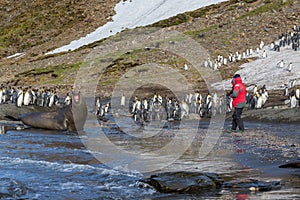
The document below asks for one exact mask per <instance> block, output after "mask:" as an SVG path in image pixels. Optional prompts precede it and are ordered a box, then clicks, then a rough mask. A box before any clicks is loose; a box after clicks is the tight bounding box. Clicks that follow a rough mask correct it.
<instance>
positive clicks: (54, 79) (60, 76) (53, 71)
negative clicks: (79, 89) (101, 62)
mask: <svg viewBox="0 0 300 200" xmlns="http://www.w3.org/2000/svg"><path fill="white" fill-rule="evenodd" d="M81 65H82V62H78V63H75V64H63V65H57V66H49V67H44V68H36V69H32V70H29V71H25V72H22V73H19V74H17V75H16V78H21V79H22V80H23V81H24V82H26V81H29V79H32V78H34V79H35V81H41V82H43V81H46V82H48V83H49V84H60V83H62V82H63V81H64V75H65V74H69V73H72V72H76V71H77V70H78V69H79V68H80V67H81ZM72 81H73V80H72ZM29 82H30V81H29Z"/></svg>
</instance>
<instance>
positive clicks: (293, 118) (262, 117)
mask: <svg viewBox="0 0 300 200" xmlns="http://www.w3.org/2000/svg"><path fill="white" fill-rule="evenodd" d="M229 117H231V116H229ZM243 119H244V120H247V121H257V122H272V123H275V122H276V123H277V122H280V123H298V122H300V109H299V108H293V109H292V108H274V109H272V108H266V109H258V110H245V111H244V113H243Z"/></svg>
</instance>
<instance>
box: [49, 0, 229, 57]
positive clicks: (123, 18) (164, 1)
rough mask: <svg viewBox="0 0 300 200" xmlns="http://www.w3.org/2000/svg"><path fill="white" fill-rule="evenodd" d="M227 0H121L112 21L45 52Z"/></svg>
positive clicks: (54, 51) (73, 47)
mask: <svg viewBox="0 0 300 200" xmlns="http://www.w3.org/2000/svg"><path fill="white" fill-rule="evenodd" d="M223 1H227V0H189V1H182V0H147V1H145V0H132V1H126V2H123V1H121V2H120V3H118V4H117V5H116V7H115V11H116V15H115V16H113V18H112V20H113V21H112V22H108V23H107V24H105V25H104V26H102V27H99V28H98V29H96V30H95V31H94V32H92V33H90V34H88V35H86V36H85V37H82V38H80V39H79V40H75V41H72V42H71V43H70V44H68V45H66V46H62V47H60V48H57V49H55V50H53V51H50V52H48V53H46V54H54V53H60V52H65V51H70V50H71V51H72V50H75V49H77V48H80V47H81V46H84V45H87V44H90V43H93V42H95V41H98V40H101V39H103V38H107V37H109V36H111V35H114V34H116V33H118V32H120V31H122V30H124V29H126V28H128V29H132V28H135V27H139V26H146V25H149V24H153V23H155V22H158V21H160V20H163V19H167V18H170V17H172V16H175V15H177V14H179V13H184V12H187V11H192V10H196V9H198V8H201V7H205V6H209V5H212V4H217V3H220V2H223Z"/></svg>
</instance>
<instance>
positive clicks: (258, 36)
mask: <svg viewBox="0 0 300 200" xmlns="http://www.w3.org/2000/svg"><path fill="white" fill-rule="evenodd" d="M70 2H72V1H70ZM76 2H77V3H78V5H77V4H76V5H77V6H79V5H80V2H81V4H83V1H76ZM76 2H73V3H76ZM91 2H94V3H95V4H94V6H93V3H89V5H90V6H89V7H88V8H85V9H86V12H87V13H89V11H90V9H91V10H93V9H94V8H95V7H96V6H95V5H96V2H99V1H91ZM101 2H102V3H103V5H104V4H105V5H106V7H104V8H103V9H105V8H113V3H115V1H110V3H111V4H110V5H108V4H109V2H108V1H105V2H106V3H104V1H101ZM53 3H54V2H53ZM6 6H7V5H6ZM79 8H80V9H82V6H79ZM101 10H102V8H101ZM111 10H112V9H111ZM111 10H106V12H104V13H107V15H105V14H103V15H102V16H104V15H105V16H110V15H111V13H112V11H111ZM104 11H105V10H104ZM73 12H76V13H77V14H78V13H80V12H79V11H78V12H77V11H73ZM299 14H300V2H299V1H296V0H294V1H293V0H289V1H285V3H283V1H282V0H274V1H268V0H243V1H237V0H230V1H228V2H223V3H220V4H217V5H212V6H209V7H205V8H201V9H198V10H196V11H193V12H187V13H184V14H180V15H178V16H176V17H172V18H170V19H168V20H163V21H161V22H158V23H156V24H154V25H153V26H155V27H163V28H168V29H174V30H177V31H180V32H183V33H184V34H186V35H188V36H190V37H192V38H193V39H194V40H195V41H198V42H199V43H200V44H201V45H202V46H204V47H206V48H207V50H208V51H209V53H210V55H211V57H212V58H216V57H217V55H218V54H221V55H228V53H229V52H231V53H235V52H236V51H240V52H242V51H245V49H246V48H253V49H255V48H256V47H257V46H258V45H259V43H260V41H261V40H263V41H264V42H265V43H266V44H268V43H271V42H272V41H274V40H277V39H278V35H279V34H281V33H285V32H287V31H289V30H290V29H291V28H292V27H293V26H294V25H297V24H298V25H299V24H300V21H299V19H300V16H299ZM54 16H55V15H54ZM71 18H72V17H71ZM88 18H89V17H87V16H85V17H84V18H80V19H81V21H80V22H81V23H74V24H73V22H72V20H70V21H71V22H72V23H69V28H66V27H65V26H63V27H64V30H67V31H66V32H63V34H60V35H59V34H58V35H57V36H56V37H52V36H51V35H49V36H47V37H48V40H49V41H47V40H46V41H45V42H44V43H43V44H41V45H34V46H32V47H31V46H30V45H29V46H27V51H26V52H30V53H26V55H25V56H24V57H22V58H18V59H2V60H1V62H0V66H1V67H0V74H1V78H0V82H4V81H5V82H8V83H10V84H12V85H32V86H42V85H46V86H50V85H56V86H57V85H60V86H61V87H59V88H64V87H66V88H68V89H70V88H71V86H72V84H73V81H74V76H75V75H76V72H77V70H78V68H79V67H80V65H82V63H83V62H84V59H85V58H86V56H87V55H88V54H89V53H90V52H91V51H92V50H93V48H94V47H96V46H101V44H102V41H99V42H95V43H93V44H91V45H88V46H86V47H84V48H81V49H79V50H77V51H74V52H68V53H62V54H58V55H51V56H44V55H43V54H41V52H45V51H47V50H49V49H53V48H54V47H58V46H60V45H61V44H66V43H68V42H70V41H71V40H72V39H74V38H78V35H79V34H82V35H84V33H77V31H76V30H79V29H78V28H79V26H80V25H81V26H84V27H88V28H86V29H85V31H86V32H88V30H90V29H92V28H91V27H93V26H92V25H91V26H87V24H93V25H94V26H96V23H94V21H93V20H87V19H88ZM51 19H52V20H53V21H57V20H59V19H60V18H55V17H53V18H51ZM76 19H77V18H76ZM103 19H107V17H103ZM15 23H17V22H15ZM99 23H100V22H99ZM101 23H102V22H101ZM101 23H100V24H101ZM9 24H11V23H8V24H7V26H8V25H9ZM58 24H60V23H58ZM75 24H76V26H75ZM55 27H56V25H55ZM70 27H71V28H70ZM57 29H59V28H57ZM12 30H15V29H12ZM40 30H41V28H38V29H37V30H35V32H36V33H38V32H39V31H40ZM53 30H56V29H53ZM80 30H82V29H80ZM46 35H47V34H46ZM54 35H55V34H54ZM25 36H26V37H25V38H27V39H28V41H29V38H31V39H32V38H34V37H29V36H28V35H27V34H25ZM47 37H46V38H47ZM113 38H114V37H113ZM113 38H112V39H113ZM107 40H110V39H107ZM0 41H1V40H0ZM24 41H26V39H24ZM39 42H40V39H39V38H36V39H35V43H39ZM16 44H19V45H25V44H28V42H27V43H26V42H21V43H19V42H17V43H16ZM30 44H34V43H30ZM7 46H8V47H9V48H2V50H3V49H5V51H6V53H4V54H6V55H9V53H8V52H11V53H13V52H14V53H16V52H18V51H16V50H13V49H17V47H15V46H12V47H10V46H9V45H7ZM25 46H26V45H25ZM11 48H12V49H11ZM18 48H19V47H18ZM150 62H158V63H164V64H169V65H171V66H172V67H174V68H177V69H181V68H182V66H183V64H184V63H185V60H183V59H182V58H179V57H178V56H177V55H172V54H170V53H165V54H161V53H160V52H159V51H155V50H154V51H141V50H138V51H133V52H132V53H130V54H125V55H123V56H122V57H121V58H120V57H118V58H115V60H113V61H112V64H111V66H109V70H107V72H106V73H105V74H104V75H103V76H102V78H101V80H100V84H99V91H104V92H105V91H110V90H111V88H112V87H113V85H114V84H115V82H116V80H117V79H118V78H119V77H120V76H121V75H122V74H123V73H124V72H126V71H128V70H129V69H130V68H132V67H134V66H136V65H140V64H144V63H150ZM244 62H248V61H247V60H246V61H242V62H237V63H232V64H230V65H228V66H224V67H222V68H221V73H222V76H223V78H224V79H225V78H228V77H231V76H232V74H233V73H235V72H236V71H237V70H238V66H240V65H242V64H243V63H244ZM183 74H184V76H186V78H188V80H190V81H191V82H193V84H194V85H195V88H199V87H202V86H203V84H201V80H200V79H201V77H200V78H199V77H198V76H194V74H193V72H192V71H191V72H184V73H183ZM200 89H201V88H200Z"/></svg>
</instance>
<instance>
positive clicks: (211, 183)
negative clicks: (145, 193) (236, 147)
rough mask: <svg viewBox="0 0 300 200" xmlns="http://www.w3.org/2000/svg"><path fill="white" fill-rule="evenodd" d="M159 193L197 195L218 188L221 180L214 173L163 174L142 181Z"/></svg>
mask: <svg viewBox="0 0 300 200" xmlns="http://www.w3.org/2000/svg"><path fill="white" fill-rule="evenodd" d="M142 182H145V183H147V184H149V185H151V186H152V187H154V188H155V189H156V190H157V191H159V192H161V193H187V194H197V193H201V192H207V191H208V190H214V189H217V188H220V186H221V185H222V183H223V180H222V178H220V176H219V175H218V174H215V173H200V172H183V171H181V172H165V173H160V174H156V175H152V176H151V177H150V178H148V179H146V180H142Z"/></svg>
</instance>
